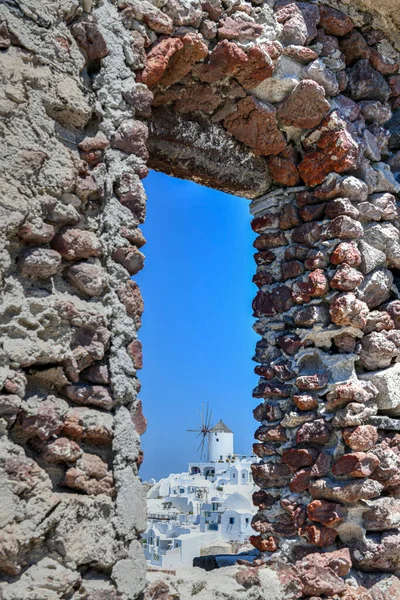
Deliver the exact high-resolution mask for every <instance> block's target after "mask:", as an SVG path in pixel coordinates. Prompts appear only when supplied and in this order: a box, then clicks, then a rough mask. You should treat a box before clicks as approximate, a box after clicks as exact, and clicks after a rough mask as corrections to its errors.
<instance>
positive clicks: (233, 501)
mask: <svg viewBox="0 0 400 600" xmlns="http://www.w3.org/2000/svg"><path fill="white" fill-rule="evenodd" d="M223 507H224V508H226V509H227V510H228V509H230V510H244V511H248V512H252V510H251V506H250V502H249V501H248V500H247V498H245V497H244V496H243V495H242V494H239V492H234V493H233V494H231V495H230V496H228V498H227V499H226V500H225V502H224V503H223Z"/></svg>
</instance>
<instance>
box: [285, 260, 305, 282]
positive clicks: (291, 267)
mask: <svg viewBox="0 0 400 600" xmlns="http://www.w3.org/2000/svg"><path fill="white" fill-rule="evenodd" d="M281 269H282V278H283V281H286V280H287V279H294V278H295V277H299V275H302V274H303V273H304V266H303V263H301V262H299V261H298V260H290V261H289V262H283V263H282V265H281Z"/></svg>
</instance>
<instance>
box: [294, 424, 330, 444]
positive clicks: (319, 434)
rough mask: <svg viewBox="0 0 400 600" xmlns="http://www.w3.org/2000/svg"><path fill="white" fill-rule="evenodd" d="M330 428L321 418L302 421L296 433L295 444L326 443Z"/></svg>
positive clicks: (328, 438)
mask: <svg viewBox="0 0 400 600" xmlns="http://www.w3.org/2000/svg"><path fill="white" fill-rule="evenodd" d="M331 434H332V428H331V426H330V425H329V423H326V421H324V420H323V419H316V420H315V421H311V422H309V423H304V425H301V427H300V428H299V429H298V431H297V433H296V443H297V444H303V443H307V444H327V443H328V442H329V440H330V438H331Z"/></svg>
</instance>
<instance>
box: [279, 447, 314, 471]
mask: <svg viewBox="0 0 400 600" xmlns="http://www.w3.org/2000/svg"><path fill="white" fill-rule="evenodd" d="M317 456H318V450H315V449H314V448H309V449H307V448H290V449H289V450H285V451H284V452H283V453H282V460H283V462H284V463H286V464H287V465H289V467H296V468H298V467H310V466H311V465H313V464H314V462H315V460H316V458H317Z"/></svg>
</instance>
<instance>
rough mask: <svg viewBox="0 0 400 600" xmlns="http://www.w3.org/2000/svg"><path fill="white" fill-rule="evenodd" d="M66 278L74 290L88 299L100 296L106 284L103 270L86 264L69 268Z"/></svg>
mask: <svg viewBox="0 0 400 600" xmlns="http://www.w3.org/2000/svg"><path fill="white" fill-rule="evenodd" d="M66 278H67V280H68V281H69V282H70V284H71V285H72V286H73V287H74V288H75V289H77V290H78V291H79V292H82V293H83V294H86V295H87V296H90V297H94V296H101V294H102V293H103V291H104V288H105V286H106V283H107V278H106V272H105V271H104V269H103V268H102V267H100V266H98V265H92V264H90V263H86V262H82V263H79V264H76V265H73V266H72V267H70V268H69V269H68V270H67V272H66Z"/></svg>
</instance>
